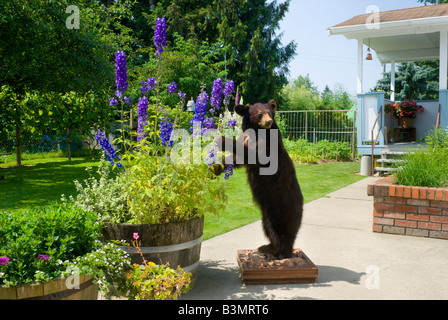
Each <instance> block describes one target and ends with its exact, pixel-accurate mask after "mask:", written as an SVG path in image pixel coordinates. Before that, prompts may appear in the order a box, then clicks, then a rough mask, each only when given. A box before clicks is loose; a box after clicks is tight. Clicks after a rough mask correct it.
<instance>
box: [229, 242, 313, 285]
mask: <svg viewBox="0 0 448 320" xmlns="http://www.w3.org/2000/svg"><path fill="white" fill-rule="evenodd" d="M237 260H238V266H239V269H240V274H241V278H242V280H243V283H244V284H246V285H249V284H288V283H313V282H315V281H316V279H317V277H318V269H317V267H316V266H315V265H314V263H313V262H312V261H311V260H310V259H309V258H308V257H307V256H306V255H305V253H304V252H303V251H302V250H300V249H294V252H293V257H292V258H289V259H283V260H273V259H269V258H268V257H266V255H265V254H263V253H260V252H258V251H257V250H238V256H237Z"/></svg>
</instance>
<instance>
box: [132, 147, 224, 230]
mask: <svg viewBox="0 0 448 320" xmlns="http://www.w3.org/2000/svg"><path fill="white" fill-rule="evenodd" d="M134 154H136V156H135V158H134V165H133V166H131V167H130V168H129V170H128V175H127V176H126V179H127V191H126V192H127V194H128V196H129V201H128V207H129V213H130V216H131V219H130V220H129V221H128V222H129V223H150V224H156V223H168V222H178V221H183V220H190V219H193V218H196V217H200V216H202V215H204V214H205V213H207V214H219V212H220V211H221V210H223V209H224V208H225V203H226V201H227V198H226V195H225V185H224V184H222V183H221V184H215V183H213V180H214V179H215V177H214V176H213V174H212V173H211V171H209V170H208V166H207V165H206V164H205V163H201V164H194V163H173V162H172V161H171V159H169V158H168V152H167V153H166V156H165V157H160V158H158V157H148V153H147V149H145V146H142V147H141V148H140V149H139V151H137V152H134ZM217 179H219V178H217Z"/></svg>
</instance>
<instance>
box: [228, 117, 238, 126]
mask: <svg viewBox="0 0 448 320" xmlns="http://www.w3.org/2000/svg"><path fill="white" fill-rule="evenodd" d="M227 126H228V127H235V126H236V120H235V119H231V120H229V121H228V122H227Z"/></svg>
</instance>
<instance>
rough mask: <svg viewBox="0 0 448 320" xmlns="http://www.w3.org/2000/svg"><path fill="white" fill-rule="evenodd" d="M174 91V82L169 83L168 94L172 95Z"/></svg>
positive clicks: (175, 85) (175, 88)
mask: <svg viewBox="0 0 448 320" xmlns="http://www.w3.org/2000/svg"><path fill="white" fill-rule="evenodd" d="M176 91H177V84H176V82H174V81H172V82H171V83H170V85H169V86H168V93H169V94H173V93H175V92H176Z"/></svg>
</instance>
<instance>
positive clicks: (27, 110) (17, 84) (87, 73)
mask: <svg viewBox="0 0 448 320" xmlns="http://www.w3.org/2000/svg"><path fill="white" fill-rule="evenodd" d="M71 4H72V3H71V2H70V1H68V0H62V1H54V0H3V1H1V2H0V56H1V57H2V59H1V60H0V87H1V88H2V92H3V93H4V96H5V97H6V96H8V97H10V98H5V99H3V101H8V106H7V105H5V104H2V105H0V109H2V113H3V116H2V125H3V126H5V127H8V128H9V129H8V137H9V138H11V137H14V138H15V140H16V146H17V164H18V165H20V153H21V152H20V146H21V144H22V143H21V141H20V140H21V136H22V134H21V133H22V131H23V129H24V128H25V127H27V126H31V128H30V130H31V131H33V132H35V131H36V128H41V126H40V125H38V123H39V122H40V120H39V116H42V115H43V114H44V113H42V114H36V113H35V112H34V111H35V109H33V108H31V107H29V105H30V104H34V102H35V101H36V100H35V99H34V98H32V97H35V95H38V96H39V95H41V96H42V97H49V96H54V95H57V94H65V93H67V92H78V93H80V94H81V95H82V94H85V93H87V92H90V91H91V90H95V91H96V92H100V91H105V90H107V89H109V86H110V84H111V83H113V78H114V68H113V63H112V57H113V53H114V52H115V50H116V48H117V46H118V45H120V46H124V47H126V45H125V44H126V43H128V42H130V38H129V36H127V31H128V30H127V29H126V28H125V27H124V26H122V25H120V21H121V19H123V17H126V16H128V15H126V13H127V12H129V10H128V8H129V7H128V6H127V5H128V1H120V2H114V4H113V5H112V6H111V7H110V9H111V11H109V10H103V9H104V7H102V6H101V5H100V4H99V3H98V2H97V1H95V0H79V1H77V7H78V8H79V10H80V13H79V18H80V24H79V29H77V28H75V29H69V28H68V27H67V24H66V22H67V21H66V20H67V19H68V18H69V14H67V13H66V9H67V7H69V5H71ZM6 88H7V89H6ZM47 94H48V95H47ZM11 101H13V102H14V103H15V104H16V105H11ZM32 101H34V102H33V103H31V102H32ZM39 101H40V103H41V104H42V105H44V106H45V105H46V101H42V99H39ZM47 102H48V101H47ZM0 103H1V102H0ZM59 106H61V104H59ZM105 106H106V108H107V101H106V102H105ZM52 115H53V116H55V115H56V112H53V114H52ZM30 119H34V120H33V121H29V120H30ZM50 120H52V119H45V121H46V122H51V121H50ZM55 120H60V119H55ZM42 122H44V120H43V119H42ZM33 126H35V127H33ZM12 128H14V130H13V129H12ZM3 132H5V130H3Z"/></svg>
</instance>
